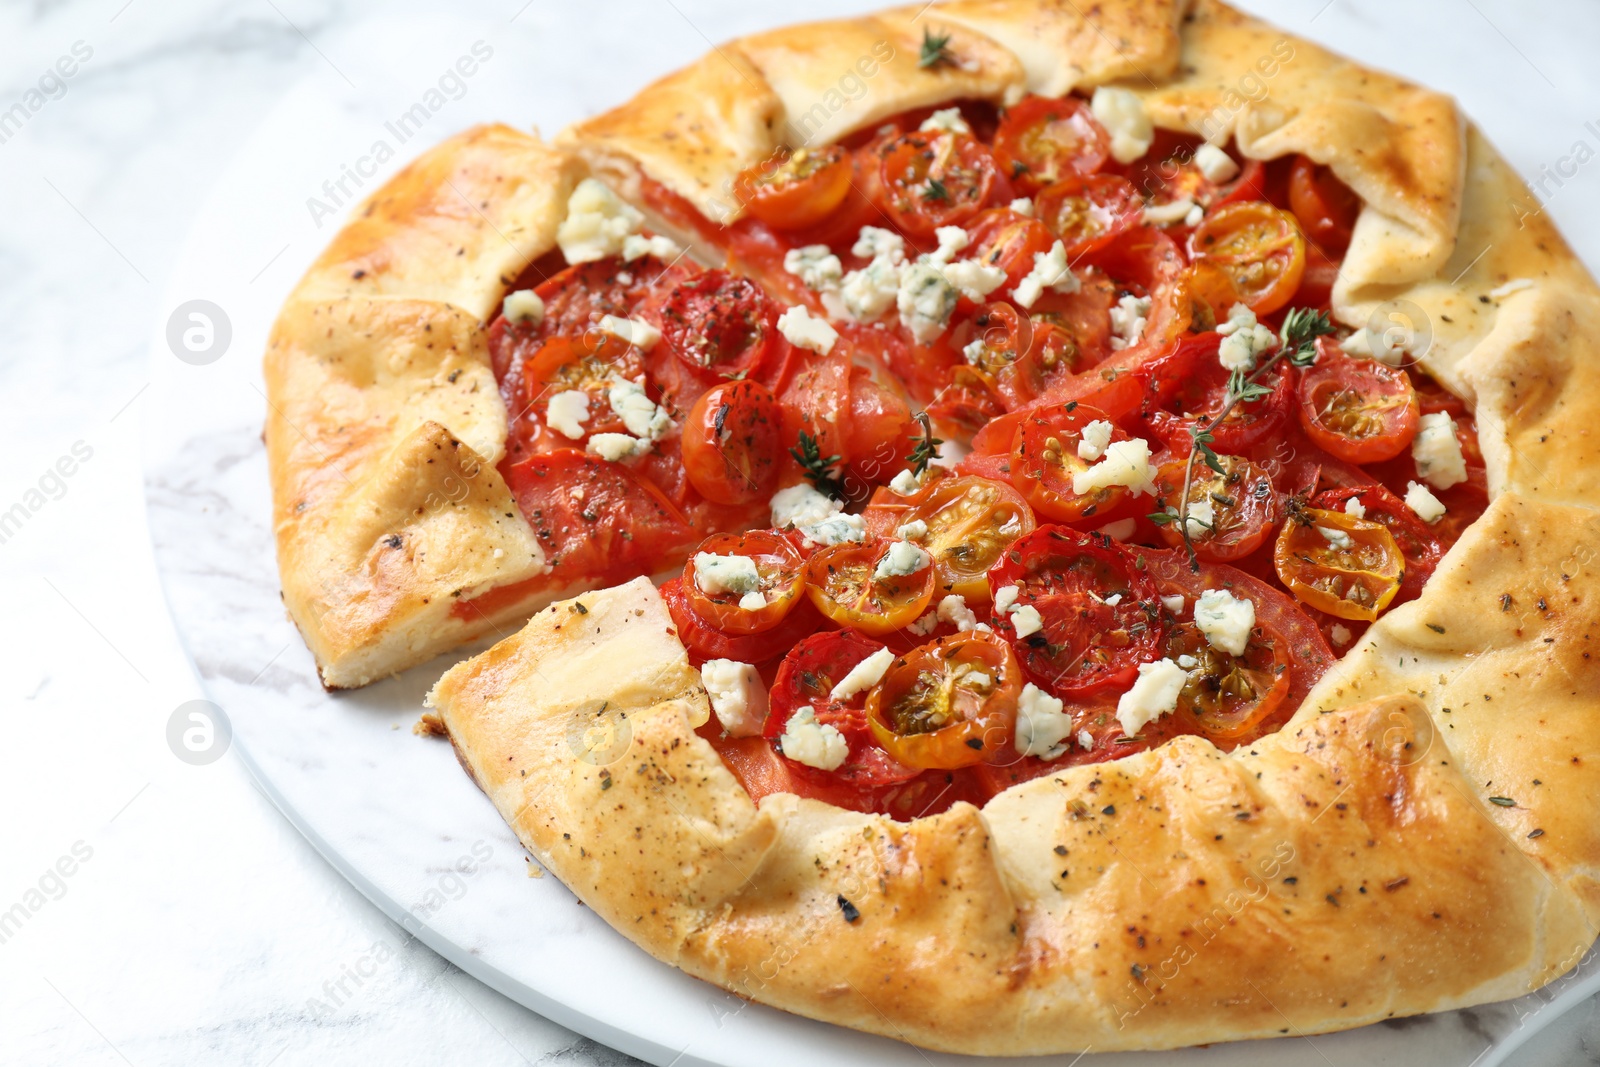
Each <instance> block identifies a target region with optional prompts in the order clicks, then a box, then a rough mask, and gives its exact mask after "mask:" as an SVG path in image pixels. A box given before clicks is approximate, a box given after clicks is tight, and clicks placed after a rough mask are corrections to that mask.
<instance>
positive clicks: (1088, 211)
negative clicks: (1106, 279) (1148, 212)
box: [1033, 174, 1144, 260]
mask: <svg viewBox="0 0 1600 1067" xmlns="http://www.w3.org/2000/svg"><path fill="white" fill-rule="evenodd" d="M1033 209H1034V215H1035V216H1036V217H1037V218H1038V219H1039V221H1040V222H1043V223H1044V224H1045V225H1046V226H1048V227H1049V228H1050V231H1051V232H1052V233H1054V234H1055V235H1056V236H1057V237H1059V238H1061V240H1062V242H1063V243H1064V244H1065V245H1066V246H1067V259H1068V260H1076V259H1077V258H1078V257H1079V256H1084V255H1087V254H1089V253H1091V252H1094V251H1096V250H1098V249H1101V248H1104V247H1105V246H1106V245H1108V244H1110V243H1111V242H1112V240H1113V239H1115V238H1116V236H1117V235H1118V234H1119V233H1123V232H1124V231H1127V230H1131V229H1133V228H1134V227H1135V226H1137V225H1139V222H1140V220H1141V219H1142V218H1143V215H1144V200H1143V199H1142V198H1141V197H1140V196H1139V192H1138V190H1136V189H1134V187H1133V185H1132V183H1131V182H1129V181H1128V180H1127V179H1125V178H1119V177H1117V176H1116V175H1114V174H1088V175H1074V176H1071V177H1067V178H1063V179H1062V180H1061V181H1058V182H1056V183H1055V184H1054V185H1051V186H1048V187H1047V188H1045V189H1044V190H1043V191H1041V192H1040V193H1039V195H1038V196H1037V197H1035V198H1034V205H1033Z"/></svg>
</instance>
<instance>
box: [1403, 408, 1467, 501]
mask: <svg viewBox="0 0 1600 1067" xmlns="http://www.w3.org/2000/svg"><path fill="white" fill-rule="evenodd" d="M1411 458H1412V459H1414V460H1416V463H1417V474H1418V475H1420V476H1421V478H1422V480H1423V481H1425V482H1427V483H1428V484H1429V485H1431V486H1433V487H1434V488H1435V489H1448V488H1450V487H1451V486H1452V485H1458V484H1460V483H1461V482H1464V481H1466V480H1467V461H1466V459H1465V458H1464V457H1463V456H1462V455H1461V441H1460V439H1458V438H1457V437H1456V420H1454V419H1452V418H1451V417H1450V414H1449V412H1446V411H1436V412H1434V413H1433V414H1431V415H1424V416H1422V421H1421V422H1420V423H1419V424H1418V426H1417V436H1416V437H1414V438H1412V441H1411Z"/></svg>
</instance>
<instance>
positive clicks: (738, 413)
mask: <svg viewBox="0 0 1600 1067" xmlns="http://www.w3.org/2000/svg"><path fill="white" fill-rule="evenodd" d="M682 447H683V466H684V470H685V471H686V473H687V474H688V476H689V484H691V485H693V486H694V487H695V489H696V490H697V491H698V492H699V493H700V495H701V496H703V497H705V498H706V499H707V500H709V501H711V502H712V503H713V504H748V503H750V502H752V501H755V500H764V499H766V498H767V497H768V496H770V495H771V492H770V490H771V488H772V481H773V478H774V477H775V476H776V475H777V472H778V462H779V460H780V458H781V457H782V456H783V455H784V450H785V447H786V442H785V437H784V429H783V407H782V405H781V404H779V403H778V400H777V398H776V397H774V396H773V395H772V393H771V391H770V390H768V389H767V387H766V386H764V385H762V384H760V383H759V382H751V381H741V382H726V383H724V384H722V385H718V386H715V387H713V388H711V389H709V390H707V391H706V392H705V393H703V394H702V395H701V397H700V399H699V400H696V401H695V402H694V406H693V407H691V408H690V409H689V416H688V418H687V419H686V420H685V421H684V424H683V442H682Z"/></svg>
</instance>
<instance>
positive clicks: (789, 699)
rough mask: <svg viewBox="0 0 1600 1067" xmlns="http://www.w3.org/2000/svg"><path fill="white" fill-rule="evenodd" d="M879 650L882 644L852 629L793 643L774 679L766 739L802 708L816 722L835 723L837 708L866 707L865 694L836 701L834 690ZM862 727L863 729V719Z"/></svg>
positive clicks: (779, 729) (787, 722) (773, 735)
mask: <svg viewBox="0 0 1600 1067" xmlns="http://www.w3.org/2000/svg"><path fill="white" fill-rule="evenodd" d="M882 649H883V642H882V641H875V640H873V639H872V638H870V637H866V636H864V635H862V634H859V633H856V632H855V631H854V630H825V631H823V632H822V633H818V634H812V635H811V636H810V637H807V638H806V639H805V640H803V641H800V642H798V643H796V644H795V646H794V648H792V649H790V650H789V652H788V653H787V654H786V655H785V656H784V657H783V662H782V663H780V664H778V670H777V673H776V674H775V675H774V676H773V679H772V689H771V690H770V691H769V693H768V698H767V699H768V705H769V707H770V709H771V710H770V713H769V714H768V716H767V722H766V726H765V728H764V730H763V733H764V734H765V736H767V737H769V738H774V739H775V738H777V737H778V736H779V735H780V734H782V733H783V731H784V728H785V727H786V726H788V724H789V719H790V717H791V716H793V715H794V713H795V712H797V711H799V710H800V709H801V708H804V707H809V708H811V709H813V710H814V711H815V712H816V713H817V717H818V719H819V720H821V719H822V718H823V717H824V716H826V717H827V718H830V719H833V720H834V721H835V722H837V720H838V718H839V716H837V715H836V714H834V713H835V712H836V711H838V710H839V709H842V708H846V707H855V708H856V709H858V711H859V709H861V708H862V707H863V706H864V705H865V704H866V700H867V694H866V693H858V694H856V695H855V696H853V697H850V698H848V699H843V700H835V699H834V697H833V689H834V687H835V686H836V685H838V684H839V683H840V682H842V681H843V680H844V676H845V675H847V674H849V673H850V672H851V670H853V669H854V668H855V666H856V664H858V663H860V662H861V661H862V660H864V659H866V658H867V657H868V656H870V655H872V654H873V653H875V652H878V651H881V650H882ZM861 725H862V727H863V728H865V726H866V719H865V717H863V718H862V720H861Z"/></svg>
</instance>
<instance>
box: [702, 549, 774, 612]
mask: <svg viewBox="0 0 1600 1067" xmlns="http://www.w3.org/2000/svg"><path fill="white" fill-rule="evenodd" d="M694 584H695V585H697V586H699V587H700V591H701V592H702V593H705V594H706V595H707V596H716V595H717V594H719V593H738V594H739V595H740V596H743V595H744V594H746V593H757V592H760V591H761V572H760V571H759V570H757V569H756V561H755V560H753V559H751V558H750V557H749V556H719V555H716V554H714V553H711V552H696V553H695V554H694ZM763 604H765V601H763Z"/></svg>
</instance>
